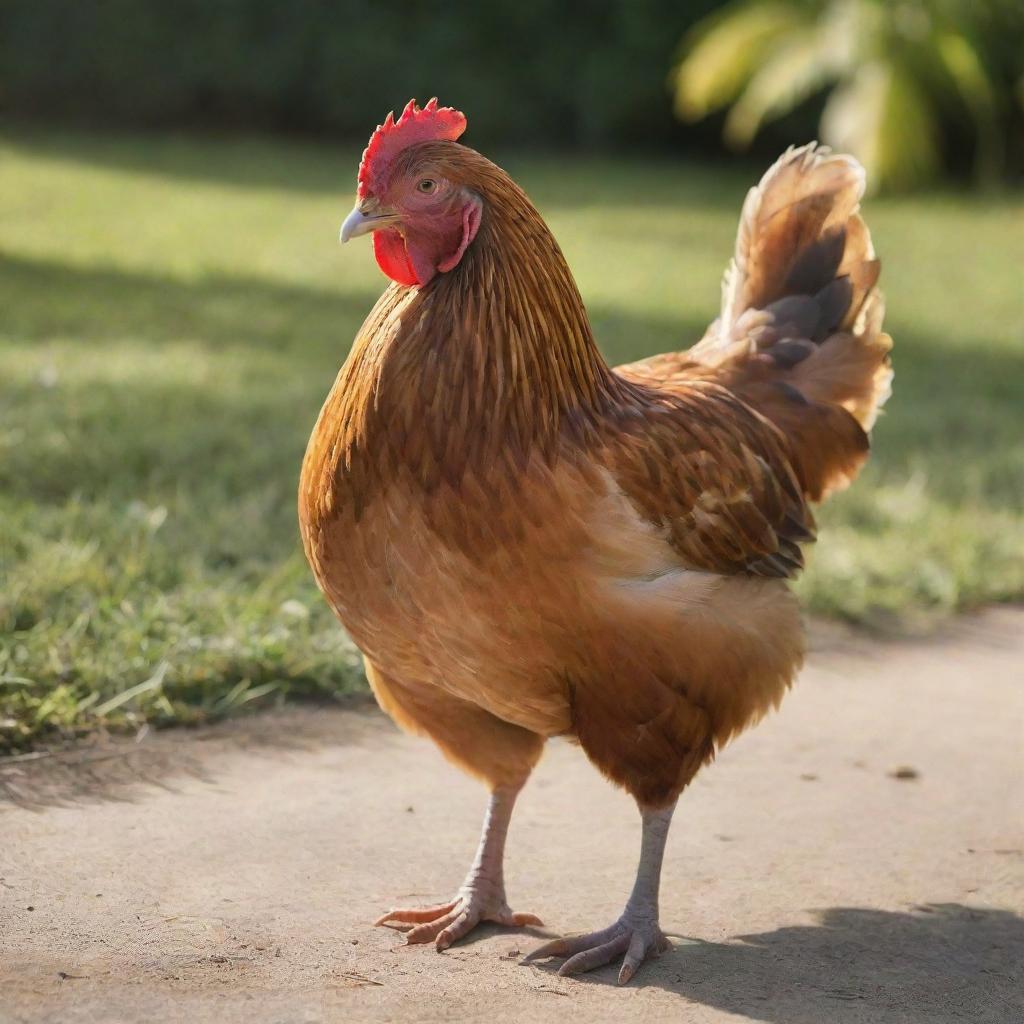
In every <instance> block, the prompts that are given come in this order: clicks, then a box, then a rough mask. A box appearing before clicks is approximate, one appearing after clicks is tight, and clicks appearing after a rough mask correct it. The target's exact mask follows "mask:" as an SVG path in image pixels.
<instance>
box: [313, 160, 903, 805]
mask: <svg viewBox="0 0 1024 1024" xmlns="http://www.w3.org/2000/svg"><path fill="white" fill-rule="evenodd" d="M403 161H404V162H405V165H406V166H407V168H408V169H412V170H416V169H423V168H427V167H429V168H432V169H434V170H437V169H440V172H442V173H443V175H444V176H445V177H447V178H448V179H449V180H451V181H453V182H455V183H457V184H463V185H466V186H467V187H469V188H471V189H473V190H474V191H475V192H476V193H477V194H478V195H479V196H480V197H481V198H482V200H483V204H484V205H483V219H482V223H481V226H480V230H479V233H478V235H477V237H476V239H475V241H474V242H473V244H472V245H470V247H469V249H468V250H467V252H466V254H465V257H464V258H463V260H462V262H461V263H460V264H459V265H458V267H456V268H455V269H454V270H452V271H451V272H450V273H447V274H442V275H439V276H438V277H436V278H435V279H434V280H433V281H432V282H431V283H430V284H429V285H427V286H425V287H423V288H419V289H417V288H405V287H399V286H397V285H392V286H391V287H390V288H389V289H388V290H387V291H386V292H385V293H384V295H383V296H382V297H381V299H380V301H379V302H378V303H377V305H376V306H375V307H374V309H373V310H372V311H371V313H370V315H369V316H368V317H367V320H366V322H365V324H364V325H363V327H362V329H361V330H360V332H359V335H358V337H357V339H356V342H355V345H354V347H353V350H352V353H351V355H350V356H349V358H348V360H347V362H346V363H345V366H344V367H343V368H342V370H341V372H340V374H339V376H338V379H337V381H336V383H335V386H334V388H333V390H332V391H331V394H330V395H329V396H328V399H327V401H326V403H325V405H324V407H323V409H322V411H321V414H320V417H319V420H318V422H317V425H316V428H315V429H314V431H313V435H312V437H311V439H310V443H309V448H308V450H307V453H306V458H305V462H304V464H303V471H302V478H301V482H300V493H299V515H300V523H301V529H302V537H303V542H304V545H305V549H306V553H307V556H308V558H309V560H310V564H311V565H312V567H313V570H314V573H315V574H316V577H317V580H318V582H319V584H320V586H321V588H322V589H323V591H324V593H325V595H326V597H327V599H328V601H329V602H330V603H331V605H332V607H333V608H334V609H335V611H336V612H337V614H338V616H339V618H340V619H341V620H342V622H343V623H344V624H345V626H346V628H347V629H348V630H349V632H350V633H351V635H352V637H353V639H354V640H355V642H356V643H357V644H358V645H359V646H360V647H361V648H362V650H363V651H364V652H365V654H366V656H367V665H368V674H369V676H370V679H371V683H372V685H373V687H374V690H375V692H376V693H377V695H378V699H379V700H380V701H381V704H382V705H383V706H384V707H385V708H386V709H387V710H388V711H389V712H390V713H392V714H393V715H394V716H395V717H396V719H397V720H398V721H399V722H401V723H402V724H404V725H405V726H406V727H408V728H412V729H414V730H417V731H422V732H426V733H428V734H429V735H431V736H433V737H434V738H435V740H437V742H438V743H439V744H440V746H441V747H442V749H443V750H444V751H445V752H446V754H447V755H448V756H449V757H451V758H452V759H454V760H455V761H457V762H458V763H460V764H461V765H463V766H464V767H466V768H467V769H468V770H470V771H473V772H475V773H476V774H478V775H480V776H481V777H483V778H485V779H486V780H488V781H489V782H490V783H491V784H499V783H510V782H512V781H515V780H517V779H520V778H523V777H525V775H526V774H528V772H529V770H530V768H531V767H532V765H533V763H534V761H535V760H536V757H537V755H538V753H539V749H540V743H541V742H542V738H543V737H546V736H550V735H556V734H566V735H569V736H571V737H574V738H575V739H577V740H578V741H579V742H580V743H581V744H582V745H583V747H584V749H585V750H586V751H587V753H588V755H589V756H590V757H591V758H592V760H593V761H594V762H595V764H597V765H598V766H599V767H600V768H601V770H602V771H604V772H605V773H606V774H607V775H608V776H609V777H610V778H612V779H614V780H615V781H617V782H619V783H620V784H622V785H625V786H626V787H627V788H629V789H630V790H631V791H632V792H633V793H634V794H635V795H636V796H637V797H638V798H639V799H640V800H641V801H643V802H645V803H648V804H655V805H656V804H659V803H664V802H666V801H669V800H671V799H673V798H674V796H675V795H676V794H677V793H678V792H679V790H680V789H681V788H682V787H683V786H685V785H686V783H687V782H688V781H689V779H690V778H692V776H693V774H694V773H695V772H696V771H697V770H698V768H699V767H700V765H701V764H703V763H704V762H705V761H706V760H708V758H710V757H711V756H712V755H713V752H714V749H715V747H716V745H719V744H721V743H723V742H725V741H726V740H727V739H728V738H729V737H730V736H732V735H734V734H735V733H736V732H738V731H740V730H741V729H742V728H744V727H745V726H747V725H749V724H751V723H752V722H754V721H756V720H757V719H758V718H759V717H760V716H761V715H763V714H764V713H765V712H766V711H767V710H768V709H769V708H771V707H773V706H774V705H776V704H777V703H778V701H779V700H780V699H781V697H782V695H783V693H784V692H785V689H786V687H787V686H788V685H789V683H790V681H791V680H792V677H793V674H794V673H795V671H796V670H797V668H798V667H799V664H800V660H801V657H802V647H803V640H802V631H801V627H800V621H799V614H798V610H797V607H796V603H795V601H794V600H793V598H792V596H791V594H790V593H789V591H788V590H787V588H786V586H785V584H784V582H783V580H782V579H781V577H788V576H792V575H794V574H795V573H796V572H797V571H798V570H799V568H800V567H801V565H802V561H803V559H802V553H801V545H802V544H803V543H806V542H807V541H809V540H812V539H813V537H814V523H813V517H812V516H811V513H810V511H809V508H808V502H809V501H811V500H817V499H818V498H820V497H821V496H822V495H823V494H824V493H825V492H826V491H827V490H828V489H829V488H831V487H834V486H836V485H837V483H841V482H843V481H845V480H847V479H849V478H851V477H852V475H853V474H854V473H855V472H856V469H857V468H858V467H859V465H860V462H861V461H862V460H863V457H864V455H865V453H866V435H865V433H864V427H866V426H867V425H868V423H869V421H870V418H871V417H872V416H873V413H874V408H875V404H876V402H877V399H878V396H879V394H880V386H881V384H880V382H881V376H882V375H883V371H882V370H881V369H880V367H881V366H882V364H883V362H884V355H885V352H886V351H887V343H886V341H884V340H883V339H884V338H885V336H884V335H881V334H880V332H879V326H880V315H881V314H880V308H881V307H880V303H879V301H878V300H877V299H876V298H875V297H874V295H875V293H874V292H873V291H872V289H873V288H874V283H875V278H876V277H877V263H875V262H874V260H873V254H872V253H871V250H870V241H869V240H868V236H867V233H866V229H863V225H862V224H861V222H860V220H859V218H857V217H856V215H855V211H856V204H857V200H858V199H859V191H858V181H859V179H858V178H857V176H856V174H855V173H854V172H853V171H852V170H851V165H850V164H849V163H842V164H836V163H834V162H832V163H830V162H829V161H827V160H823V158H822V157H821V156H820V154H818V153H817V152H816V151H813V152H798V153H797V154H789V155H788V156H787V157H786V158H784V159H783V161H780V165H777V167H776V168H773V170H772V171H771V172H769V175H768V176H766V180H765V182H762V185H761V187H760V189H758V190H753V191H752V193H751V197H750V198H748V201H747V204H746V206H745V207H744V218H743V221H742V222H741V229H740V235H739V240H738V243H737V258H736V269H735V271H734V272H733V274H732V276H731V277H730V279H729V282H728V284H727V286H726V290H725V301H724V305H723V313H722V317H721V318H720V320H719V321H718V322H717V323H716V325H713V327H712V329H711V330H710V331H709V333H708V335H707V336H706V337H705V339H704V341H702V342H701V343H700V344H699V345H698V346H696V347H695V348H694V349H693V350H692V351H691V352H689V353H671V354H668V355H665V356H659V357H654V358H652V359H649V360H645V361H643V362H641V363H636V364H632V365H631V366H627V367H620V368H619V369H618V371H612V370H610V369H609V368H608V367H607V365H606V364H605V363H604V361H603V359H602V358H601V356H600V354H599V352H598V349H597V347H596V345H595V342H594V339H593V336H592V334H591V330H590V325H589V321H588V319H587V315H586V312H585V310H584V307H583V303H582V300H581V299H580V295H579V293H578V291H577V289H576V286H575V283H574V282H573V279H572V275H571V273H570V272H569V269H568V266H567V265H566V263H565V260H564V258H563V257H562V254H561V252H560V250H559V248H558V245H557V243H556V242H555V240H554V238H553V237H552V236H551V233H550V232H549V231H548V229H547V227H546V225H545V224H544V222H543V220H542V219H541V218H540V216H539V214H538V213H537V211H536V210H535V209H534V208H533V206H532V204H531V203H530V201H529V200H528V199H527V198H526V196H525V195H524V194H523V192H522V191H521V190H520V189H519V188H518V187H517V186H516V185H515V184H514V183H513V182H512V181H511V180H510V179H509V178H508V176H507V175H505V174H504V172H502V171H501V170H500V169H498V168H497V167H495V166H494V165H493V164H491V163H490V162H489V161H487V160H485V159H484V158H483V157H481V156H480V155H479V154H476V153H474V152H473V151H471V150H468V149H465V148H464V147H462V146H459V145H457V144H454V143H447V142H446V143H427V144H423V145H419V146H415V147H412V148H411V149H410V150H408V151H406V153H405V154H403V156H402V157H401V158H400V160H399V161H398V163H399V164H401V163H402V162H403ZM808 176H810V177H812V178H813V179H814V184H813V187H808V182H807V180H806V179H807V177H808ZM851 246H853V248H854V251H851ZM840 278H842V279H845V280H847V281H848V285H839V286H834V285H833V284H832V282H833V281H837V280H840ZM787 288H789V289H793V288H805V289H813V291H812V292H810V293H809V294H808V295H807V297H806V299H799V300H798V301H788V299H787V294H786V289H787ZM773 303H775V304H776V305H775V306H774V312H773V309H772V304H773ZM854 308H856V312H855V313H852V314H851V311H852V310H854ZM851 315H852V316H853V319H852V320H851V319H850V317H851ZM776 317H778V321H779V322H776ZM781 321H785V323H784V324H783V323H781ZM790 324H792V325H794V327H793V328H792V329H793V330H796V328H800V330H799V331H797V334H800V333H802V334H806V335H808V337H806V338H804V339H802V340H803V341H804V342H806V343H807V344H809V345H810V349H808V348H807V347H806V346H802V345H801V344H798V343H800V342H801V338H800V337H795V338H793V337H790V338H784V337H782V335H781V333H780V332H781V331H782V328H783V327H786V326H787V325H790ZM823 325H827V327H828V329H831V327H832V326H834V325H839V326H840V329H841V331H840V333H831V334H826V335H824V336H822V330H823V329H825V328H824V327H823ZM759 339H760V340H759ZM762 342H763V344H762ZM818 342H820V344H818ZM776 344H777V345H779V346H780V347H779V349H778V351H777V353H776V356H777V357H773V355H772V348H773V346H774V345H776ZM784 345H786V346H788V347H782V346H784ZM862 425H863V426H862Z"/></svg>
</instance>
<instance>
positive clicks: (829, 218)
mask: <svg viewBox="0 0 1024 1024" xmlns="http://www.w3.org/2000/svg"><path fill="white" fill-rule="evenodd" d="M864 184H865V179H864V170H863V168H862V167H861V166H860V164H858V163H857V161H856V160H854V159H853V158H852V157H848V156H833V155H831V154H830V152H829V150H828V149H826V148H824V147H819V146H817V145H815V144H811V145H809V146H804V147H802V148H800V149H790V150H788V151H787V152H786V153H785V154H783V156H782V157H781V158H780V159H779V160H778V161H777V162H776V163H775V165H774V166H773V167H772V168H771V169H770V170H769V171H768V172H767V173H766V174H765V176H764V177H763V178H762V179H761V182H760V184H759V185H758V186H757V187H756V188H752V189H751V190H750V192H749V193H748V195H747V199H746V202H745V203H744V204H743V212H742V215H741V217H740V226H739V232H738V234H737V238H736V253H735V257H734V259H733V262H732V264H731V266H730V267H729V270H728V271H727V272H726V275H725V279H724V281H723V285H722V313H721V316H720V317H719V319H718V320H716V321H715V322H714V323H713V324H712V325H711V327H710V328H709V329H708V332H707V334H706V335H705V337H704V339H703V340H702V341H701V342H700V343H699V344H698V345H696V346H695V347H694V348H693V349H691V350H690V352H689V353H688V356H689V357H690V358H691V359H693V360H695V361H697V362H698V363H701V364H703V365H704V366H705V367H707V368H708V369H712V368H713V369H714V373H715V375H716V376H718V377H719V378H721V379H723V380H724V381H725V382H727V383H728V385H729V386H730V387H731V388H732V389H733V390H735V391H736V392H737V393H738V394H740V395H741V396H742V397H743V398H744V399H745V400H747V401H748V402H749V403H750V404H751V405H753V406H754V407H755V408H757V409H758V410H759V411H760V412H761V413H762V414H763V415H765V416H767V417H768V418H769V419H771V420H772V421H773V422H774V423H775V424H776V426H778V427H779V428H780V429H781V430H782V431H783V433H784V434H786V435H787V437H788V439H789V441H790V446H791V448H792V449H793V451H794V463H795V465H796V467H797V470H798V475H799V476H800V477H801V479H802V481H803V483H804V486H805V490H806V491H807V493H808V495H809V496H810V497H811V498H812V499H819V498H820V497H822V496H823V495H824V494H826V493H828V492H829V491H830V490H834V489H836V488H837V487H841V486H844V485H845V484H846V483H848V482H849V481H850V480H851V479H852V477H853V476H854V475H856V471H857V469H858V468H859V466H860V464H861V463H862V462H863V459H864V457H865V454H866V450H867V438H866V435H865V432H866V431H868V430H870V429H871V427H872V425H873V424H874V421H875V418H876V416H877V413H878V410H879V408H880V407H881V406H882V404H883V403H884V402H885V400H886V398H887V397H888V395H889V390H890V384H891V380H892V371H891V368H890V365H889V350H890V349H891V347H892V340H891V339H890V338H889V336H888V335H887V334H884V333H882V329H881V328H882V317H883V313H884V302H883V300H882V296H881V294H880V293H879V292H878V290H877V287H876V286H877V282H878V277H879V272H880V264H879V261H878V260H877V259H876V258H875V253H874V249H873V248H872V245H871V236H870V234H869V232H868V229H867V226H866V225H865V223H864V221H863V220H862V219H861V217H860V216H859V215H858V209H859V204H860V199H861V196H862V195H863V193H864ZM844 420H849V422H844ZM801 467H803V469H804V470H805V471H806V472H804V471H802V470H801Z"/></svg>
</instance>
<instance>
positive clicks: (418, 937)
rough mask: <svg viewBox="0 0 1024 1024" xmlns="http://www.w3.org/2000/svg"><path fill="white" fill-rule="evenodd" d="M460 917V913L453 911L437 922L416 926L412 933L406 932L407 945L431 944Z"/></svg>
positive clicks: (427, 922) (426, 922)
mask: <svg viewBox="0 0 1024 1024" xmlns="http://www.w3.org/2000/svg"><path fill="white" fill-rule="evenodd" d="M458 917H459V911H457V910H452V911H451V912H449V913H447V914H445V915H444V916H443V917H439V918H438V919H437V920H436V921H425V922H424V923H423V924H418V925H416V927H415V928H413V929H412V931H409V932H406V935H405V941H406V944H407V945H410V946H415V945H417V944H418V943H420V942H430V941H431V940H432V939H435V938H437V936H438V935H439V934H440V933H441V932H443V931H444V930H445V928H447V927H448V925H450V924H451V923H452V922H453V921H455V920H456V918H458Z"/></svg>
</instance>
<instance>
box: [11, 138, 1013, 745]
mask: <svg viewBox="0 0 1024 1024" xmlns="http://www.w3.org/2000/svg"><path fill="white" fill-rule="evenodd" d="M357 158H358V150H357V148H356V147H354V146H353V147H338V148H329V147H316V146H311V145H302V144H296V143H277V142H266V141H259V140H237V141H209V140H187V139H184V138H173V137H171V138H168V137H164V138H150V139H138V138H136V139H102V138H101V139H86V138H84V137H81V136H73V135H53V134H46V135H26V134H14V135H7V136H3V137H0V310H2V315H0V380H2V382H3V383H2V386H0V388H2V389H0V577H2V587H0V750H3V749H7V750H11V749H19V748H23V747H25V746H27V745H30V744H31V743H33V742H38V741H39V740H40V739H45V738H46V737H47V736H48V735H53V732H54V730H55V729H56V730H63V731H74V730H76V729H78V728H81V727H89V726H90V725H94V724H95V723H97V722H98V721H100V720H106V721H108V722H110V723H111V724H114V725H132V724H135V723H139V722H141V721H143V720H149V721H155V722H165V721H195V720H201V719H206V718H210V717H215V716H219V715H221V714H225V713H228V712H231V711H233V710H235V709H237V708H239V707H242V706H247V705H248V706H253V705H255V704H256V703H265V702H267V701H273V700H275V699H281V698H284V697H289V696H300V695H301V696H308V695H333V694H339V693H344V692H347V691H350V690H352V689H353V688H357V687H360V686H362V685H363V683H362V679H361V675H360V670H359V662H358V658H357V657H356V654H355V652H354V651H353V649H352V648H351V646H350V644H349V643H348V642H347V641H346V639H345V637H344V636H343V634H342V632H341V630H340V628H339V627H338V626H337V625H336V623H335V621H334V619H333V618H332V616H331V615H330V613H329V612H328V611H327V609H326V607H325V606H324V603H323V601H322V599H321V598H320V596H319V594H318V593H317V591H316V589H315V587H314V585H313V582H312V579H311V577H310V574H309V572H308V571H307V569H306V566H305V563H304V560H303V557H302V553H301V549H300V546H299V542H298V537H297V529H296V523H295V511H294V507H295V499H294V493H295V487H296V479H297V475H298V469H299V463H300V460H301V458H302V452H303V448H304V445H305V442H306V438H307V436H308V434H309V431H310V428H311V427H312V424H313V421H314V419H315V417H316V414H317V411H318V409H319V406H320V403H321V401H322V399H323V397H324V395H325V394H326V392H327V390H328V388H329V387H330V384H331V382H332V380H333V378H334V375H335V373H336V371H337V368H338V366H339V365H340V364H341V362H342V360H343V359H344V357H345V353H346V350H347V348H348V346H349V343H350V340H351V338H352V337H353V334H354V333H355V331H356V329H357V327H358V325H359V323H360V321H361V320H362V318H363V316H364V315H365V313H366V312H367V310H368V309H369V307H370V305H371V303H372V302H373V300H374V298H375V297H376V296H377V294H378V293H379V292H380V290H381V289H382V287H383V279H382V278H381V276H380V274H379V272H378V271H377V269H376V266H375V264H374V262H373V259H372V257H371V254H370V249H369V245H367V244H360V243H353V244H351V245H349V246H346V247H345V248H344V249H342V248H340V247H339V246H338V245H337V241H336V239H337V229H338V224H339V222H340V220H341V218H342V217H343V216H344V214H345V213H346V212H347V210H348V208H349V206H350V204H351V199H352V190H353V184H354V178H355V167H356V161H357ZM499 158H502V155H501V154H499ZM502 162H503V163H504V164H505V166H506V167H507V168H508V169H509V170H510V171H512V173H513V174H514V175H515V177H516V178H517V179H518V180H519V181H520V182H521V183H522V184H523V185H524V186H525V187H526V189H527V190H528V191H529V192H530V193H531V195H532V196H533V198H534V200H535V201H536V202H537V204H538V205H539V207H540V208H541V210H542V211H543V213H544V214H545V215H546V216H547V218H548V220H549V222H550V223H551V225H552V227H553V228H554V231H555V233H556V235H557V236H558V238H559V240H560V241H561V242H562V245H563V247H564V248H565V250H566V253H567V255H568V258H569V261H570V263H571V265H572V266H573V268H574V270H575V272H576V274H577V279H578V280H579V283H580V286H581V288H582V291H583V294H584V297H585V299H586V300H587V303H588V307H589V309H590V311H591V315H592V318H593V321H594V326H595V330H596V333H597V336H598V338H599V340H600V342H601V344H602V346H603V347H604V349H605V351H606V353H607V354H608V356H609V358H610V359H611V360H613V361H623V360H627V359H633V358H636V357H638V356H641V355H644V354H646V353H651V352H657V351H663V350H666V349H671V348H680V347H685V346H686V345H688V344H690V343H691V342H692V341H693V340H695V339H696V338H697V337H698V336H699V334H700V332H701V331H702V330H703V327H704V325H705V324H706V323H707V321H709V320H710V319H711V318H712V317H713V316H714V314H715V311H716V306H717V304H718V295H719V278H720V275H721V272H722V269H723V267H724V265H725V263H726V260H727V258H728V255H729V253H730V249H731V245H732V239H733V235H734V232H735V223H736V217H737V213H738V210H739V206H740V203H741V200H742V197H743V193H744V190H745V188H746V187H747V186H748V185H749V184H750V183H751V178H752V177H753V176H755V175H756V169H754V168H752V167H750V166H743V165H738V166H727V167H722V166H702V165H699V164H695V163H689V162H683V161H671V160H667V159H666V160H660V161H647V162H643V161H638V160H619V161H606V160H596V159H582V158H567V157H557V158H555V157H550V158H542V157H526V156H517V155H514V154H512V155H504V157H503V158H502ZM866 212H867V217H868V221H869V223H870V224H871V226H872V228H873V230H874V233H875V238H876V245H877V248H878V249H879V251H880V253H881V255H882V257H883V259H884V261H885V272H884V275H883V281H884V283H885V287H886V291H887V295H888V300H889V316H888V326H889V330H890V332H891V333H892V334H893V336H894V338H895V341H896V352H895V364H896V382H895V394H894V397H893V399H892V401H891V402H890V405H889V407H888V412H887V414H886V415H885V416H884V417H883V418H882V420H881V421H880V423H879V425H878V427H877V429H876V432H875V455H874V458H873V461H872V463H871V464H870V466H869V468H868V470H867V471H866V472H865V474H864V476H863V477H862V479H861V481H860V483H859V484H858V486H857V487H855V488H854V489H853V490H852V491H851V492H850V493H848V494H846V495H843V496H841V497H840V498H838V499H836V500H835V501H833V502H832V503H831V504H830V505H829V506H828V507H827V508H826V509H825V510H823V512H822V514H821V525H822V529H821V539H820V543H819V544H818V545H817V549H816V550H815V551H814V552H813V554H812V558H811V566H810V569H809V571H808V572H807V574H806V575H805V577H804V578H803V580H802V581H801V582H800V584H799V590H800V592H801V594H802V596H803V598H804V600H805V602H806V604H807V606H808V608H809V609H810V610H811V611H812V612H814V613H817V614H819V615H827V616H834V617H841V618H844V619H847V620H850V621H854V622H858V623H865V624H868V625H888V626H893V625H896V626H898V627H899V628H921V627H922V626H923V625H928V624H934V623H935V622H937V621H940V620H941V616H943V615H945V614H948V613H950V612H953V611H955V610H958V609H962V608H968V607H971V606H975V605H978V604H982V603H985V602H992V601H1006V600H1013V599H1019V598H1020V597H1021V596H1022V595H1024V301H1022V298H1021V272H1022V271H1021V268H1022V267H1024V197H1022V196H1020V195H1017V196H1013V197H1005V196H1004V197H996V198H976V197H971V196H968V195H964V194H956V193H938V194H931V195H928V196H925V197H920V198H912V199H908V198H903V199H891V200H890V199H880V200H872V201H870V202H869V203H868V204H867V209H866Z"/></svg>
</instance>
